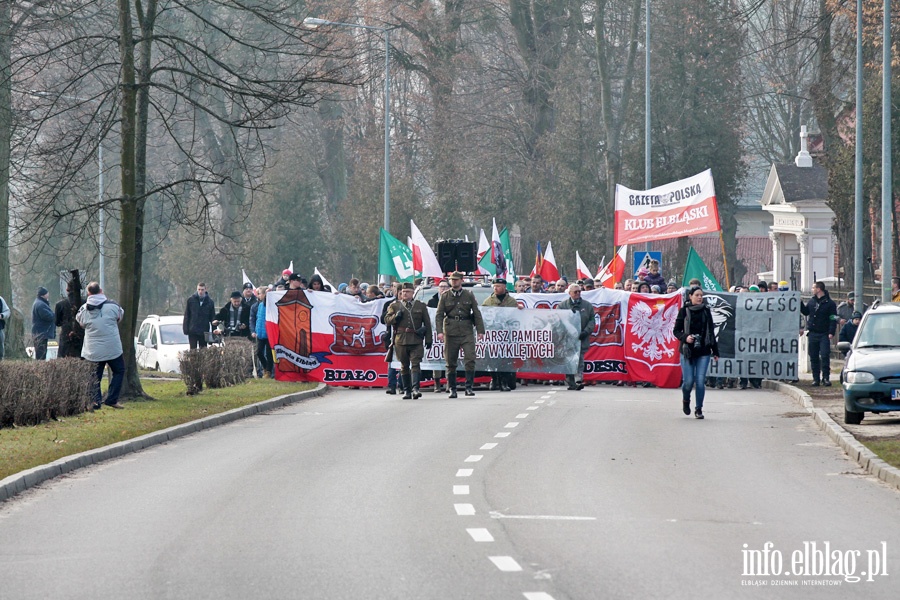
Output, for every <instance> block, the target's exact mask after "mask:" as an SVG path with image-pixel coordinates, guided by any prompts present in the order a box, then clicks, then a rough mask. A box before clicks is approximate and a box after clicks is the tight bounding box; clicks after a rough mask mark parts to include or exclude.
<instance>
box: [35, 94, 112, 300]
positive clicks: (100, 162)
mask: <svg viewBox="0 0 900 600" xmlns="http://www.w3.org/2000/svg"><path fill="white" fill-rule="evenodd" d="M29 93H30V94H31V95H32V96H38V97H41V98H47V97H53V98H65V99H66V100H74V101H75V102H96V103H97V104H101V101H100V100H97V99H96V98H79V97H78V96H66V95H63V94H59V95H57V94H51V93H50V92H39V91H31V92H29ZM97 204H98V207H99V210H98V211H97V218H98V220H99V221H100V223H99V224H100V237H99V240H98V250H99V252H100V256H99V263H100V264H99V269H100V277H99V283H100V288H101V289H103V290H106V258H105V257H104V256H103V248H104V246H105V244H106V214H105V213H106V211H105V210H104V209H103V127H102V126H100V125H98V126H97Z"/></svg>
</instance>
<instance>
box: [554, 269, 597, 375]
mask: <svg viewBox="0 0 900 600" xmlns="http://www.w3.org/2000/svg"><path fill="white" fill-rule="evenodd" d="M568 291H569V297H568V298H566V299H565V300H563V301H562V302H560V303H559V305H558V306H557V307H556V308H557V309H559V310H571V311H572V312H573V313H575V314H577V315H578V327H579V329H578V343H579V351H578V366H577V367H576V369H575V373H571V374H568V375H566V385H567V386H568V389H570V390H580V389H583V388H584V354H585V352H587V350H588V348H590V347H591V337H590V336H591V332H592V331H593V330H594V307H593V306H592V305H591V303H590V302H588V301H586V300H582V299H581V286H580V285H578V284H577V283H573V284H572V285H570V286H569V290H568Z"/></svg>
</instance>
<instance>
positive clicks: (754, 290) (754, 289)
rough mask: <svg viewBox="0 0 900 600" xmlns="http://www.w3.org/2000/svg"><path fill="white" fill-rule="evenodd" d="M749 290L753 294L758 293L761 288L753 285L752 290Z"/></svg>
mask: <svg viewBox="0 0 900 600" xmlns="http://www.w3.org/2000/svg"><path fill="white" fill-rule="evenodd" d="M749 290H750V291H751V292H758V291H759V286H756V285H751V286H750V288H749Z"/></svg>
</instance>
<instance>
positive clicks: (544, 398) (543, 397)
mask: <svg viewBox="0 0 900 600" xmlns="http://www.w3.org/2000/svg"><path fill="white" fill-rule="evenodd" d="M549 399H550V396H541V400H549Z"/></svg>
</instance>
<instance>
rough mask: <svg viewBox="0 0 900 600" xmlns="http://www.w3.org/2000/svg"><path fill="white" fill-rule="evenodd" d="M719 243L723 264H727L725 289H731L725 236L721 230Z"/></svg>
mask: <svg viewBox="0 0 900 600" xmlns="http://www.w3.org/2000/svg"><path fill="white" fill-rule="evenodd" d="M719 243H721V244H722V262H723V263H725V289H726V290H730V289H731V281H729V277H728V258H727V257H726V256H725V236H723V235H722V230H721V229H719Z"/></svg>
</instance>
